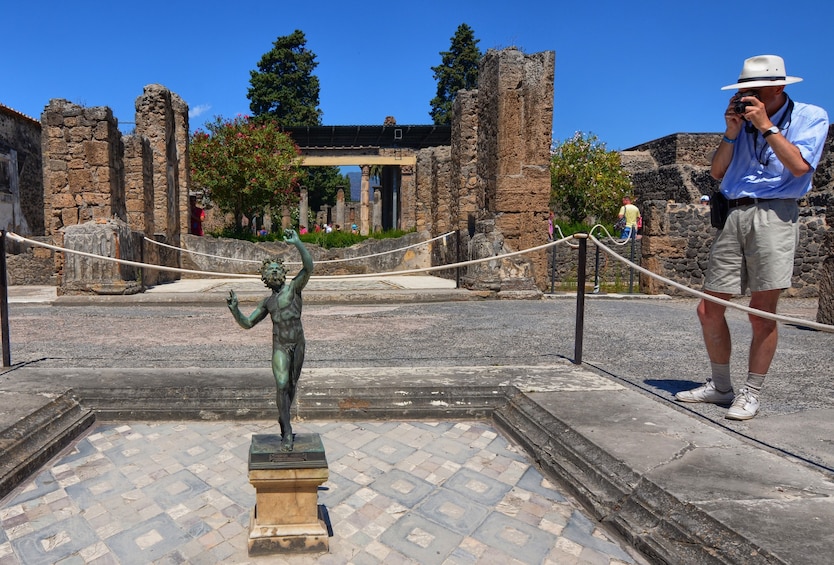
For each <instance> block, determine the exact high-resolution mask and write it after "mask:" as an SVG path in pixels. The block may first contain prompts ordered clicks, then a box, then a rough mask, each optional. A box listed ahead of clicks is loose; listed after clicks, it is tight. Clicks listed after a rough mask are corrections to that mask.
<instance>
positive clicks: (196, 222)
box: [188, 195, 206, 235]
mask: <svg viewBox="0 0 834 565" xmlns="http://www.w3.org/2000/svg"><path fill="white" fill-rule="evenodd" d="M188 204H189V206H190V208H191V210H190V212H189V213H190V214H191V223H190V227H191V229H190V230H189V232H190V233H191V234H193V235H203V222H204V221H205V219H206V211H205V210H203V209H202V208H200V207H199V206H197V197H196V196H194V195H192V196H189V197H188Z"/></svg>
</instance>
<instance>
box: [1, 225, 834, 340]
mask: <svg viewBox="0 0 834 565" xmlns="http://www.w3.org/2000/svg"><path fill="white" fill-rule="evenodd" d="M603 229H604V228H603ZM592 231H593V230H592ZM560 233H561V232H560ZM6 235H7V236H8V237H10V238H11V239H13V240H15V241H18V242H20V243H28V244H30V245H36V246H40V247H45V248H47V249H52V250H53V251H59V252H64V253H72V254H75V255H81V256H83V257H89V258H92V259H101V260H105V261H112V262H114V263H118V264H120V265H129V266H132V267H138V268H144V269H156V270H159V271H168V272H175V273H189V274H197V275H205V276H215V277H227V278H228V277H235V278H260V275H245V274H237V273H216V272H212V271H195V270H192V269H181V268H177V267H164V266H162V265H150V264H147V263H138V262H136V261H127V260H125V259H116V258H115V257H106V256H104V255H95V254H93V253H87V252H85V251H76V250H74V249H66V248H63V247H58V246H56V245H50V244H48V243H43V242H41V241H35V240H33V239H29V238H26V237H23V236H20V235H18V234H16V233H14V232H7V233H6ZM577 235H578V234H577ZM577 235H572V236H567V237H563V238H562V239H557V240H555V241H550V242H548V243H545V244H543V245H538V246H536V247H531V248H529V249H523V250H521V251H512V252H510V253H505V254H503V255H495V256H493V257H484V258H481V259H473V260H470V261H462V262H460V263H450V264H447V265H437V266H434V267H423V268H420V269H407V270H402V271H389V272H385V273H364V274H355V275H319V276H312V277H310V278H311V279H362V278H374V277H386V276H389V277H390V276H400V275H410V274H416V273H429V272H432V271H445V270H449V269H455V268H458V267H467V266H469V265H477V264H480V263H488V262H490V261H499V260H502V259H506V258H508V257H515V256H517V255H524V254H526V253H534V252H536V251H540V250H542V249H547V248H549V247H553V246H555V245H558V244H560V243H567V244H568V245H571V244H570V243H569V240H570V239H576V238H577ZM588 239H590V240H591V241H593V242H594V244H595V245H596V246H597V247H599V248H600V249H602V250H603V251H604V252H605V253H607V254H608V255H611V256H612V257H613V258H614V259H616V260H618V261H620V262H622V263H625V264H626V265H628V266H629V267H631V268H632V269H635V270H637V271H640V272H641V273H643V274H645V275H647V276H649V277H652V278H653V279H656V280H658V281H660V282H662V283H664V284H666V285H668V286H672V287H674V288H677V289H678V290H682V291H684V292H687V293H689V294H692V295H694V296H697V297H699V298H702V299H704V300H709V301H710V302H714V303H716V304H721V305H723V306H726V307H728V308H734V309H736V310H741V311H743V312H747V313H748V314H753V315H754V316H758V317H760V318H766V319H769V320H774V321H777V322H783V323H786V324H795V325H800V326H805V327H808V328H812V329H815V330H819V331H823V332H828V333H834V326H830V325H827V324H820V323H818V322H812V321H810V320H803V319H801V318H791V317H789V316H782V315H780V314H771V313H770V312H765V311H763V310H757V309H756V308H750V307H749V306H744V305H741V304H735V303H733V302H730V301H728V300H722V299H721V298H717V297H715V296H712V295H710V294H707V293H705V292H701V291H698V290H694V289H691V288H689V287H687V286H684V285H682V284H680V283H677V282H675V281H673V280H670V279H667V278H665V277H662V276H660V275H658V274H656V273H653V272H652V271H650V270H648V269H646V268H644V267H641V266H640V265H637V264H636V263H633V262H631V261H629V260H628V259H626V258H625V257H623V256H621V255H619V254H618V253H616V252H615V251H614V250H612V249H609V248H608V247H607V246H605V245H604V244H603V243H602V242H601V241H600V240H598V239H597V238H596V237H594V236H593V235H588Z"/></svg>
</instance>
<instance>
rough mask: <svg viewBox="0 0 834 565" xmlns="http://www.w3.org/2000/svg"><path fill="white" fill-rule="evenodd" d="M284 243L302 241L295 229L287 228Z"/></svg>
mask: <svg viewBox="0 0 834 565" xmlns="http://www.w3.org/2000/svg"><path fill="white" fill-rule="evenodd" d="M284 241H286V242H287V243H297V242H298V241H300V240H299V239H298V234H297V233H296V232H295V230H294V229H290V228H287V229H285V230H284Z"/></svg>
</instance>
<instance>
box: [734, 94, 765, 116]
mask: <svg viewBox="0 0 834 565" xmlns="http://www.w3.org/2000/svg"><path fill="white" fill-rule="evenodd" d="M745 96H753V97H754V98H759V95H758V94H756V93H755V92H740V93H738V94H736V96H735V98H734V99H733V111H734V112H735V113H736V114H741V115H743V114H744V113H745V112H746V111H747V107H748V106H752V105H753V103H752V102H742V100H741V99H742V98H744V97H745Z"/></svg>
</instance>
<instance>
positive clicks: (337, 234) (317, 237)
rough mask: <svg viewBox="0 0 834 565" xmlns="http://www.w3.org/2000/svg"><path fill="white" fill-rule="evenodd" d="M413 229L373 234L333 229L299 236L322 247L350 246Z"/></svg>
mask: <svg viewBox="0 0 834 565" xmlns="http://www.w3.org/2000/svg"><path fill="white" fill-rule="evenodd" d="M411 231H414V230H411ZM411 231H403V230H386V231H381V232H376V233H374V234H373V235H359V234H358V233H353V232H350V231H332V232H330V233H325V232H323V231H321V232H309V233H305V234H303V235H300V236H298V237H299V238H300V239H301V241H303V242H304V243H309V244H312V245H318V246H320V247H324V248H325V249H333V248H338V247H350V246H351V245H356V244H357V243H361V242H363V241H365V240H366V239H393V238H397V237H402V236H404V235H405V234H407V233H411Z"/></svg>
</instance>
